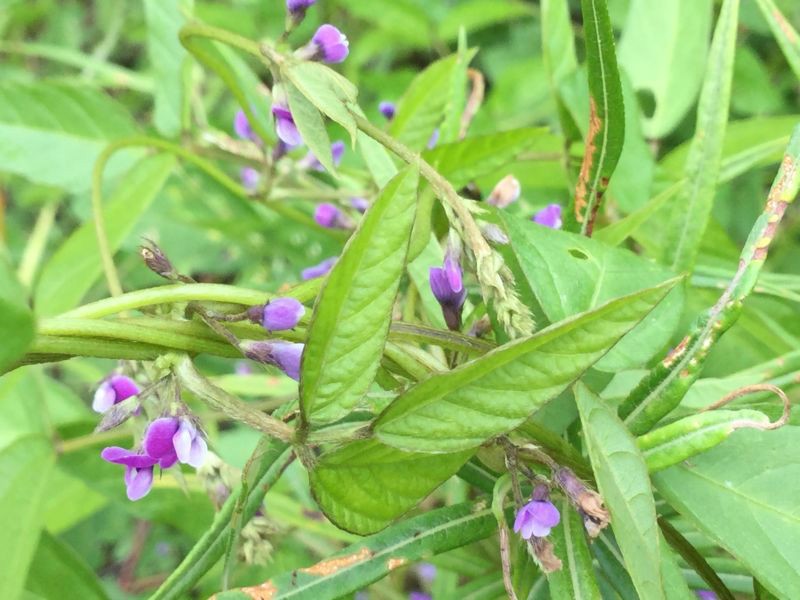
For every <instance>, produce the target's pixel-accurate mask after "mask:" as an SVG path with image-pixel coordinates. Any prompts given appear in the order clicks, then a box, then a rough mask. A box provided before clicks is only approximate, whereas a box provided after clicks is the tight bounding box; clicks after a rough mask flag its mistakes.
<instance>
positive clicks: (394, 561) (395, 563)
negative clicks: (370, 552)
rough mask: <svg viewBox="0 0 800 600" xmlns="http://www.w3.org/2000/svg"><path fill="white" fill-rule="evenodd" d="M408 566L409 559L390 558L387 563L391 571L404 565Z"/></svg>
mask: <svg viewBox="0 0 800 600" xmlns="http://www.w3.org/2000/svg"><path fill="white" fill-rule="evenodd" d="M407 564H408V559H407V558H390V559H389V560H388V561H387V563H386V568H387V569H389V570H390V571H394V570H395V569H398V568H400V567H402V566H403V565H407Z"/></svg>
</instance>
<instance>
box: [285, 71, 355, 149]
mask: <svg viewBox="0 0 800 600" xmlns="http://www.w3.org/2000/svg"><path fill="white" fill-rule="evenodd" d="M283 72H284V74H285V75H286V77H287V78H288V79H289V81H291V82H292V83H293V84H294V86H295V87H296V88H297V89H298V90H299V91H300V92H301V93H302V94H303V95H304V96H305V97H306V99H307V100H308V101H309V102H311V103H312V104H313V105H314V106H316V107H317V108H318V109H319V110H320V112H322V113H323V114H324V115H327V116H328V117H330V118H331V119H333V120H334V121H336V122H337V123H339V125H341V126H342V127H344V129H345V131H347V132H348V133H349V134H350V139H351V140H352V142H353V143H355V141H356V133H357V131H358V127H357V126H356V121H355V119H354V118H353V115H352V113H351V112H350V108H351V107H353V106H355V105H356V102H357V96H358V89H357V88H356V87H355V86H354V85H353V84H352V83H350V82H349V81H348V80H347V79H345V78H344V77H342V76H341V75H339V74H338V73H337V72H336V71H333V70H332V69H330V68H329V67H326V66H325V65H321V64H320V63H316V62H305V61H304V62H298V63H293V64H291V65H290V66H289V67H288V68H287V69H285V70H284V71H283Z"/></svg>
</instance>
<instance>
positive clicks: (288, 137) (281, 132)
mask: <svg viewBox="0 0 800 600" xmlns="http://www.w3.org/2000/svg"><path fill="white" fill-rule="evenodd" d="M272 114H273V115H274V116H275V131H276V132H277V133H278V137H279V138H280V139H281V140H282V141H283V142H284V143H285V144H287V145H288V146H299V145H300V144H302V143H303V138H302V137H301V136H300V132H299V131H298V130H297V126H296V125H295V124H294V118H293V117H292V112H291V111H290V110H289V109H288V108H287V107H286V106H282V105H280V104H275V105H273V107H272Z"/></svg>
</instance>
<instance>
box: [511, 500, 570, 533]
mask: <svg viewBox="0 0 800 600" xmlns="http://www.w3.org/2000/svg"><path fill="white" fill-rule="evenodd" d="M560 520H561V515H560V514H559V512H558V509H557V508H556V507H555V505H553V503H552V502H550V501H549V500H531V501H530V502H528V503H527V504H526V505H525V506H523V507H522V508H520V509H519V511H518V512H517V518H516V519H515V520H514V532H515V533H519V534H520V535H521V536H522V538H523V539H526V540H529V539H531V537H538V538H542V537H545V536H547V535H548V534H549V533H550V530H551V529H552V528H553V527H555V526H556V525H558V522H559V521H560Z"/></svg>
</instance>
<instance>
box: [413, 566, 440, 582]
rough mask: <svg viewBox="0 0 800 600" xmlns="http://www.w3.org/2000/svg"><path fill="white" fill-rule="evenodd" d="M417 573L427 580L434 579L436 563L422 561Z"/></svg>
mask: <svg viewBox="0 0 800 600" xmlns="http://www.w3.org/2000/svg"><path fill="white" fill-rule="evenodd" d="M417 574H418V575H419V576H420V578H421V579H423V580H425V581H428V582H430V581H433V580H434V579H436V565H432V564H431V563H420V564H419V565H417Z"/></svg>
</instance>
